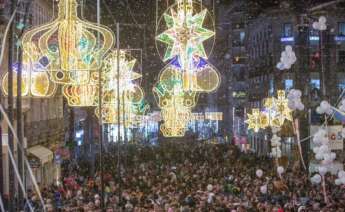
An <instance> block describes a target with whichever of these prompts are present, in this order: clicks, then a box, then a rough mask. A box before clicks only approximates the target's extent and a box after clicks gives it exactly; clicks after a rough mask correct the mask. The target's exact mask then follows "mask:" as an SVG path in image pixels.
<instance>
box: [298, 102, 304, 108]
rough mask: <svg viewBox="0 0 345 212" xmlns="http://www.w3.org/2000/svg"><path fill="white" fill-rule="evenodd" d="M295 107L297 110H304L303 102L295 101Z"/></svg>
mask: <svg viewBox="0 0 345 212" xmlns="http://www.w3.org/2000/svg"><path fill="white" fill-rule="evenodd" d="M297 109H298V110H304V104H303V103H302V102H298V103H297Z"/></svg>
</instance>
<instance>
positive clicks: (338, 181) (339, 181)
mask: <svg viewBox="0 0 345 212" xmlns="http://www.w3.org/2000/svg"><path fill="white" fill-rule="evenodd" d="M334 183H335V184H336V185H341V184H342V182H341V180H340V179H335V181H334Z"/></svg>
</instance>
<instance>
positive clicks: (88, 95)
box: [62, 84, 98, 107]
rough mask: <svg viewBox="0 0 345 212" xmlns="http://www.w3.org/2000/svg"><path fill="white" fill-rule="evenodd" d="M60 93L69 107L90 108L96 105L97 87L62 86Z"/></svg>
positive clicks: (91, 85) (90, 85)
mask: <svg viewBox="0 0 345 212" xmlns="http://www.w3.org/2000/svg"><path fill="white" fill-rule="evenodd" d="M62 93H63V95H64V97H65V98H66V99H67V103H68V105H69V106H71V107H92V106H97V104H98V86H97V85H93V84H89V85H64V86H63V87H62Z"/></svg>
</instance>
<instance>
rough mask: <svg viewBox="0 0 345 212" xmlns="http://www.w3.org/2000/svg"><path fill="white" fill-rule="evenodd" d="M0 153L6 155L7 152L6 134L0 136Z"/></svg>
mask: <svg viewBox="0 0 345 212" xmlns="http://www.w3.org/2000/svg"><path fill="white" fill-rule="evenodd" d="M1 141H2V153H4V154H7V151H8V134H2V140H1Z"/></svg>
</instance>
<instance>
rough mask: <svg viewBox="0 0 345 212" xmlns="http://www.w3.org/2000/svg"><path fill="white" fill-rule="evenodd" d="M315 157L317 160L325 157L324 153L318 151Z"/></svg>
mask: <svg viewBox="0 0 345 212" xmlns="http://www.w3.org/2000/svg"><path fill="white" fill-rule="evenodd" d="M315 159H316V160H322V159H323V155H322V154H321V153H317V154H316V155H315Z"/></svg>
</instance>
